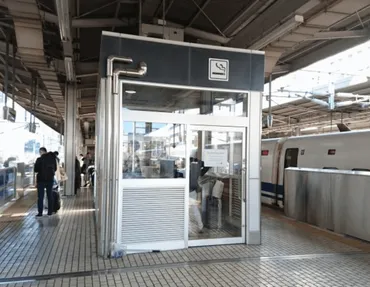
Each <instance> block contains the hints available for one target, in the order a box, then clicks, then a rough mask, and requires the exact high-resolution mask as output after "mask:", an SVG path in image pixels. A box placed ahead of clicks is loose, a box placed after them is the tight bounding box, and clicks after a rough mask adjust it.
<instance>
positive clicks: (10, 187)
mask: <svg viewBox="0 0 370 287" xmlns="http://www.w3.org/2000/svg"><path fill="white" fill-rule="evenodd" d="M16 192H17V168H15V167H9V168H2V169H0V202H1V203H2V204H3V203H6V202H8V201H10V200H12V199H13V198H15V197H16V195H17V194H16Z"/></svg>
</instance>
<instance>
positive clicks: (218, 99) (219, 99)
mask: <svg viewBox="0 0 370 287" xmlns="http://www.w3.org/2000/svg"><path fill="white" fill-rule="evenodd" d="M224 99H225V98H215V100H216V101H223V100H224Z"/></svg>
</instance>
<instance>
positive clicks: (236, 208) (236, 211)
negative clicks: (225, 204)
mask: <svg viewBox="0 0 370 287" xmlns="http://www.w3.org/2000/svg"><path fill="white" fill-rule="evenodd" d="M232 189H233V193H232V196H233V201H232V217H233V218H237V219H240V217H241V203H242V202H241V200H240V198H239V197H240V196H241V195H240V190H241V179H239V178H233V179H232Z"/></svg>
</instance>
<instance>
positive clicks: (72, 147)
mask: <svg viewBox="0 0 370 287" xmlns="http://www.w3.org/2000/svg"><path fill="white" fill-rule="evenodd" d="M76 116H77V89H76V85H75V84H67V85H66V92H65V121H64V125H65V126H64V149H65V152H64V154H65V171H66V173H67V176H68V180H67V181H66V182H65V186H64V195H67V196H70V195H74V186H75V159H76V136H77V133H76V130H77V129H76V124H77V121H76Z"/></svg>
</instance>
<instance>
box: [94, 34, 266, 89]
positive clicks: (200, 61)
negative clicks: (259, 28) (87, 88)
mask: <svg viewBox="0 0 370 287" xmlns="http://www.w3.org/2000/svg"><path fill="white" fill-rule="evenodd" d="M112 55H114V56H124V57H130V58H131V59H132V60H133V63H132V64H119V63H115V65H114V66H115V67H116V68H132V69H137V66H138V64H139V63H140V62H144V63H146V65H147V68H148V70H147V73H146V75H145V76H144V77H140V78H132V77H125V76H122V77H121V78H122V79H125V80H126V81H127V82H132V83H133V82H134V83H138V82H145V83H146V84H147V85H150V84H152V85H155V86H160V85H166V86H173V87H175V88H183V87H193V88H199V89H207V90H216V89H217V90H219V91H221V90H223V91H225V92H226V91H227V92H232V91H237V92H240V93H241V92H250V91H263V88H264V84H265V81H264V75H265V74H264V67H265V57H264V54H263V52H260V51H250V50H246V49H236V48H230V47H218V46H205V45H200V44H196V43H184V42H175V41H166V40H162V39H154V38H148V37H140V36H134V35H124V34H118V33H112V32H105V31H104V32H103V35H102V42H101V45H100V64H99V66H100V75H101V76H102V77H105V76H106V68H107V59H108V57H109V56H112ZM159 55H160V57H159Z"/></svg>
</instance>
